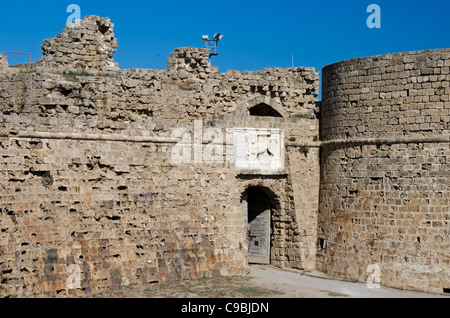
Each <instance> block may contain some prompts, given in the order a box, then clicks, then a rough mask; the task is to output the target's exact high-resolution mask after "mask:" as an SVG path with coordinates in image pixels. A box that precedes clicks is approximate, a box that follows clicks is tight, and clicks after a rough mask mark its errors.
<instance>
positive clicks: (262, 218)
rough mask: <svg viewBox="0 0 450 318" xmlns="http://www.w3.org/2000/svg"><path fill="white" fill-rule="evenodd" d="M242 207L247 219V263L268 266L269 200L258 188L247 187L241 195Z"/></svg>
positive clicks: (270, 212) (270, 213)
mask: <svg viewBox="0 0 450 318" xmlns="http://www.w3.org/2000/svg"><path fill="white" fill-rule="evenodd" d="M242 205H243V209H244V212H246V213H244V214H245V216H246V218H247V243H248V262H249V263H250V264H264V265H269V264H270V249H271V215H272V209H271V200H270V197H269V196H268V195H267V194H266V193H265V192H264V191H263V190H262V189H261V188H259V187H249V188H247V190H246V191H245V192H244V194H243V200H242Z"/></svg>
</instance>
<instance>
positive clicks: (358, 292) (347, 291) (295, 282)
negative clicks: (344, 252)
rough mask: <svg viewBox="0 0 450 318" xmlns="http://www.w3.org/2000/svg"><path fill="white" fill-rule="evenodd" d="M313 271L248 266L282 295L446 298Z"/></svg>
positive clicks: (264, 285) (265, 285) (256, 277)
mask: <svg viewBox="0 0 450 318" xmlns="http://www.w3.org/2000/svg"><path fill="white" fill-rule="evenodd" d="M310 275H314V274H309V273H303V272H302V271H296V270H281V269H277V268H274V267H270V266H269V267H268V266H252V269H251V276H252V277H254V278H253V279H252V283H254V284H257V285H259V286H261V287H262V288H267V289H269V290H278V291H281V292H283V293H284V296H282V297H288V298H290V297H296V298H329V297H345V298H347V297H350V298H437V297H447V298H449V299H450V297H449V296H445V295H436V294H430V293H420V292H414V291H404V290H399V289H393V288H387V287H381V288H375V289H370V288H368V287H367V285H366V284H363V283H352V282H345V281H340V280H331V279H324V278H318V277H316V276H315V275H314V276H310Z"/></svg>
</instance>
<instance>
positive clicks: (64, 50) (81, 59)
mask: <svg viewBox="0 0 450 318" xmlns="http://www.w3.org/2000/svg"><path fill="white" fill-rule="evenodd" d="M113 28H114V24H113V23H111V22H110V20H109V19H108V18H100V17H97V16H88V17H85V18H84V19H83V20H77V21H75V22H74V23H72V24H70V25H67V28H66V29H64V30H63V31H62V33H61V34H58V36H57V37H55V38H53V39H48V40H45V41H44V44H43V45H42V46H41V47H42V55H43V56H42V58H41V59H40V60H39V63H40V64H41V65H42V66H44V67H50V68H54V67H63V68H66V69H89V70H117V69H118V64H117V63H115V62H114V59H113V54H114V53H115V52H116V48H117V39H116V38H115V37H114V32H113Z"/></svg>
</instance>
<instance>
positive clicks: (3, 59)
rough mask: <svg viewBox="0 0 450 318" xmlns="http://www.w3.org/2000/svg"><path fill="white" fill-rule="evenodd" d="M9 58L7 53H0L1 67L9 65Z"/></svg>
mask: <svg viewBox="0 0 450 318" xmlns="http://www.w3.org/2000/svg"><path fill="white" fill-rule="evenodd" d="M8 66H9V64H8V58H7V57H6V55H1V54H0V67H8Z"/></svg>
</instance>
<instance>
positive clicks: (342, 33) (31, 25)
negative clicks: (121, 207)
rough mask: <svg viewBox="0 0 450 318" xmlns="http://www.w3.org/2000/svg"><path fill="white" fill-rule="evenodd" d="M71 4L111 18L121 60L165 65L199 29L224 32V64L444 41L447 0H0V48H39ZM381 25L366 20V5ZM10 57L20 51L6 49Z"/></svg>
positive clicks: (311, 62) (320, 57)
mask: <svg viewBox="0 0 450 318" xmlns="http://www.w3.org/2000/svg"><path fill="white" fill-rule="evenodd" d="M71 3H74V4H78V5H79V6H80V8H81V16H82V17H84V16H86V15H98V16H102V17H110V18H111V21H112V22H113V23H115V35H116V37H117V38H118V42H119V48H118V52H117V53H116V55H115V57H114V58H115V60H116V61H117V62H119V64H120V67H121V68H123V69H125V68H150V69H165V68H166V64H167V58H168V57H169V54H170V52H172V51H173V50H174V49H175V48H177V47H183V46H194V47H203V46H204V43H203V42H202V40H201V36H202V34H208V35H209V36H210V37H211V36H212V35H213V34H214V33H216V32H220V33H222V34H224V35H225V36H224V38H223V40H222V41H221V42H220V56H218V57H216V58H214V59H213V64H214V65H216V66H218V67H219V71H220V72H225V71H226V70H229V69H233V70H239V71H244V70H249V71H253V70H259V69H263V68H267V67H291V65H292V55H294V58H295V59H294V63H295V64H294V65H295V66H308V67H315V68H316V69H317V70H319V71H320V70H321V69H322V67H323V66H325V65H327V64H331V63H333V62H337V61H341V60H344V59H349V58H354V57H361V56H369V55H378V54H384V53H392V52H401V51H412V50H424V49H434V48H448V47H450V1H449V0H428V1H418V0H409V1H406V0H317V1H313V0H278V1H276V0H231V1H216V0H209V1H203V0H201V1H197V0H192V1H189V0H184V1H178V0H171V1H162V0H159V1H153V0H147V1H134V0H128V1H115V0H111V1H92V0H90V1H84V0H82V1H81V0H80V1H77V0H71V1H62V0H59V1H45V0H42V1H2V4H1V13H0V17H1V20H0V53H1V52H3V51H21V52H29V53H32V58H33V61H36V60H38V59H39V57H40V56H41V49H40V45H41V44H42V43H43V40H44V39H46V38H52V37H54V36H56V35H57V34H58V33H60V32H61V30H62V29H63V28H64V27H65V23H66V20H67V18H68V17H69V15H70V13H67V12H66V9H67V6H68V5H69V4H71ZM372 3H373V4H378V5H379V6H380V8H381V23H382V24H381V29H369V28H368V27H367V25H366V20H367V18H368V16H369V15H370V13H367V12H366V10H367V7H368V5H369V4H372ZM8 59H9V60H10V64H13V63H21V62H26V61H27V59H26V57H25V56H19V57H14V56H12V55H10V56H8Z"/></svg>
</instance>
